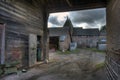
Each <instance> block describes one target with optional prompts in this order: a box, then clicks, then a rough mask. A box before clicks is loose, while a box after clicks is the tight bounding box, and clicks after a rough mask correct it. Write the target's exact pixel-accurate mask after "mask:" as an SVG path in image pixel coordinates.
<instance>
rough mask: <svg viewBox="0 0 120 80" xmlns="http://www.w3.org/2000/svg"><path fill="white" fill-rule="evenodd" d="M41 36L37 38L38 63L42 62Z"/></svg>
mask: <svg viewBox="0 0 120 80" xmlns="http://www.w3.org/2000/svg"><path fill="white" fill-rule="evenodd" d="M41 51H42V47H41V36H37V62H39V61H41Z"/></svg>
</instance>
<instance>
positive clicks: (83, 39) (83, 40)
mask: <svg viewBox="0 0 120 80" xmlns="http://www.w3.org/2000/svg"><path fill="white" fill-rule="evenodd" d="M73 42H77V45H78V47H96V46H97V42H98V36H73Z"/></svg>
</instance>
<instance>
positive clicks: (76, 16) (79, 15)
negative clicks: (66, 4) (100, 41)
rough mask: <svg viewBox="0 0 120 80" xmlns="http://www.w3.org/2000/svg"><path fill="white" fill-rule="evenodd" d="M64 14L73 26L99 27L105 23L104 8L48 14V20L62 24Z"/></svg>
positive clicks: (64, 17) (56, 24)
mask: <svg viewBox="0 0 120 80" xmlns="http://www.w3.org/2000/svg"><path fill="white" fill-rule="evenodd" d="M65 13H66V14H65ZM66 16H69V17H70V19H71V21H72V23H73V26H74V27H84V28H91V27H92V28H100V27H101V26H103V25H105V24H106V11H105V8H100V9H92V10H81V11H72V12H64V13H58V14H57V13H55V14H51V15H50V18H49V22H50V23H51V24H54V25H55V26H63V24H64V22H65V20H66Z"/></svg>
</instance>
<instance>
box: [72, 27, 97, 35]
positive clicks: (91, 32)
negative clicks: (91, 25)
mask: <svg viewBox="0 0 120 80" xmlns="http://www.w3.org/2000/svg"><path fill="white" fill-rule="evenodd" d="M73 36H99V30H98V29H82V28H73Z"/></svg>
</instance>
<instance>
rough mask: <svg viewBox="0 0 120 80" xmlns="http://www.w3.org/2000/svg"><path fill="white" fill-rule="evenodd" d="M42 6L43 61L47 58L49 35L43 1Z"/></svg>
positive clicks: (47, 14) (45, 8)
mask: <svg viewBox="0 0 120 80" xmlns="http://www.w3.org/2000/svg"><path fill="white" fill-rule="evenodd" d="M42 6H43V61H45V63H47V62H48V60H49V36H48V28H47V22H48V16H49V13H48V11H47V3H46V2H45V1H44V4H43V5H42Z"/></svg>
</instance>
